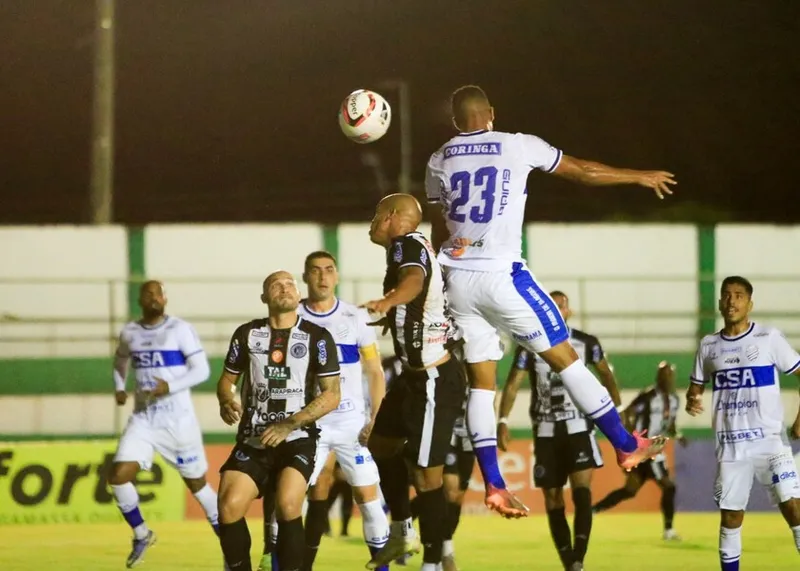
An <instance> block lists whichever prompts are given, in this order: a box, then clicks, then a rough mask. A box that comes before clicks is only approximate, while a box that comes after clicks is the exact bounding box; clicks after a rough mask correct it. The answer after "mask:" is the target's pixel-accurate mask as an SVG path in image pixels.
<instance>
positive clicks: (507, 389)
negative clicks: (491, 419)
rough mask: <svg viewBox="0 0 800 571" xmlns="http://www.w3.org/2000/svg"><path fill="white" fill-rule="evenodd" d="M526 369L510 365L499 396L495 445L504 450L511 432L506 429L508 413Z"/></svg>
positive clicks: (512, 406) (512, 405) (511, 408)
mask: <svg viewBox="0 0 800 571" xmlns="http://www.w3.org/2000/svg"><path fill="white" fill-rule="evenodd" d="M526 374H527V371H526V370H525V369H517V368H516V367H512V368H511V370H510V371H509V372H508V378H507V379H506V384H505V386H504V387H503V396H502V397H501V398H500V418H499V420H498V422H497V446H498V448H500V450H503V451H505V450H506V449H507V448H508V443H509V441H510V440H511V433H510V431H509V430H508V421H507V419H508V415H510V414H511V411H512V410H513V409H514V402H515V401H516V400H517V392H518V391H519V387H520V385H522V382H523V381H524V380H525V375H526Z"/></svg>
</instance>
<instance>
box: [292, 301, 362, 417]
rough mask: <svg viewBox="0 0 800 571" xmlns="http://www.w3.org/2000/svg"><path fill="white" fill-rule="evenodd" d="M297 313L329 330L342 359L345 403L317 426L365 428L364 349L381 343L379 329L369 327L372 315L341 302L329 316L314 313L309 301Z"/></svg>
mask: <svg viewBox="0 0 800 571" xmlns="http://www.w3.org/2000/svg"><path fill="white" fill-rule="evenodd" d="M297 312H298V313H299V314H300V315H301V316H302V317H303V318H304V319H306V320H308V321H310V322H311V323H316V324H317V325H319V326H320V327H324V328H325V329H327V330H328V332H329V333H330V334H331V336H333V341H334V342H335V343H336V350H337V353H338V356H339V367H340V370H341V372H340V377H341V394H342V397H341V401H340V402H339V407H338V408H337V409H336V410H334V411H333V412H331V413H330V414H326V415H325V416H323V417H322V418H320V419H319V420H318V421H317V424H318V425H320V426H325V425H330V424H339V423H343V422H353V423H359V424H360V425H363V424H364V418H365V415H366V412H365V411H366V401H367V399H366V398H365V396H364V395H365V393H364V384H363V383H362V377H363V371H362V367H361V350H362V349H365V348H367V347H371V346H374V345H375V344H376V343H377V341H378V339H377V336H376V334H375V328H374V327H371V326H369V325H367V323H369V322H370V321H371V320H370V318H369V313H368V312H367V310H366V309H360V308H358V307H356V306H355V305H352V304H350V303H346V302H344V301H342V300H340V299H337V300H336V304H335V305H334V306H333V309H332V310H331V311H329V312H327V313H314V312H313V311H311V310H310V309H309V308H308V306H306V303H305V300H304V301H303V302H301V303H300V306H299V307H298V308H297ZM367 394H368V393H367Z"/></svg>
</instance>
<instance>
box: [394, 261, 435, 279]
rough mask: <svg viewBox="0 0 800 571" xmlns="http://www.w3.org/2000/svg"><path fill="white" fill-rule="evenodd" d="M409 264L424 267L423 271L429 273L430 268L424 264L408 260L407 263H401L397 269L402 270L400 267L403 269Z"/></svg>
mask: <svg viewBox="0 0 800 571" xmlns="http://www.w3.org/2000/svg"><path fill="white" fill-rule="evenodd" d="M408 266H418V267H420V268H422V271H423V272H424V273H425V275H426V276H427V275H428V268H426V267H425V266H423V265H422V264H420V263H419V262H406V263H405V264H400V265H399V266H398V267H397V269H398V270H400V269H403V268H405V267H408Z"/></svg>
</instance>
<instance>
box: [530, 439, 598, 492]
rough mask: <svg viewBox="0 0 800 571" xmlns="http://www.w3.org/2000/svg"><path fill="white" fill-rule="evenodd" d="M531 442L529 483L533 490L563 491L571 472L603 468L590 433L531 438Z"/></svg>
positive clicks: (595, 443)
mask: <svg viewBox="0 0 800 571" xmlns="http://www.w3.org/2000/svg"><path fill="white" fill-rule="evenodd" d="M533 442H534V445H533V455H534V458H535V462H534V466H533V482H534V484H536V487H537V488H544V489H551V488H563V487H564V486H565V485H566V484H567V478H568V476H569V475H570V474H572V473H573V472H579V471H581V470H587V469H589V468H599V467H601V466H602V465H603V458H602V456H600V449H599V448H598V447H597V442H596V441H595V439H594V434H592V433H591V432H577V433H575V434H562V435H558V436H550V437H548V436H535V437H534V440H533Z"/></svg>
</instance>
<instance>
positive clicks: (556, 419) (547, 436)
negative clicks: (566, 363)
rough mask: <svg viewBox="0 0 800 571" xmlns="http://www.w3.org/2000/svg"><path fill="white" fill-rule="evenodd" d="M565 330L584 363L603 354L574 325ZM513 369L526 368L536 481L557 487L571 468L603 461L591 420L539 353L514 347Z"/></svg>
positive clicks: (598, 359) (590, 337)
mask: <svg viewBox="0 0 800 571" xmlns="http://www.w3.org/2000/svg"><path fill="white" fill-rule="evenodd" d="M568 333H569V340H570V343H572V346H573V347H575V351H576V352H577V353H578V355H579V356H580V358H581V360H582V361H583V362H584V363H587V364H591V365H596V364H597V363H600V362H601V361H602V360H603V359H604V358H605V354H604V352H603V347H602V346H601V345H600V341H599V340H598V339H597V337H595V336H593V335H589V334H588V333H584V332H583V331H581V330H579V329H574V328H569V329H568ZM514 369H516V370H518V371H527V372H528V373H529V375H530V379H531V404H530V408H529V413H530V417H531V422H532V423H533V431H534V440H535V443H536V444H535V446H534V455H535V464H534V471H533V477H534V483H535V484H536V486H537V487H539V488H544V489H549V488H563V487H564V486H565V485H566V483H567V478H568V477H569V475H570V474H571V473H573V472H578V471H581V470H587V469H591V468H600V467H601V466H603V458H602V456H601V455H600V449H599V448H598V446H597V441H596V440H595V437H594V425H593V424H592V421H591V420H589V419H588V418H586V416H585V415H584V414H583V413H582V412H581V411H580V410H579V409H578V407H577V406H575V403H574V402H573V400H572V398H571V397H570V395H569V392H567V389H566V388H565V387H564V383H563V381H562V379H561V376H560V375H559V374H558V373H555V372H553V370H552V369H551V368H550V366H549V365H548V364H547V363H545V362H544V360H543V359H542V358H541V357H539V356H538V355H536V354H535V353H531V352H529V351H526V350H525V349H523V348H522V347H520V346H518V347H517V350H516V352H515V354H514Z"/></svg>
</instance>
